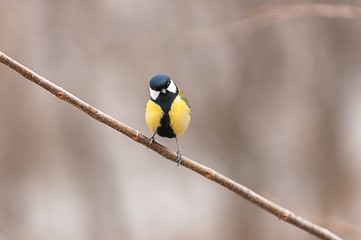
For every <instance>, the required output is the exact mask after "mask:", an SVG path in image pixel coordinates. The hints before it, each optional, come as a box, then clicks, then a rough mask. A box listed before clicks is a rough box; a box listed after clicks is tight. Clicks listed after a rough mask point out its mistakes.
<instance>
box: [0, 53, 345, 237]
mask: <svg viewBox="0 0 361 240" xmlns="http://www.w3.org/2000/svg"><path fill="white" fill-rule="evenodd" d="M0 62H1V63H3V64H5V65H6V66H8V67H10V68H12V69H13V70H15V71H16V72H18V73H20V74H21V75H23V76H24V77H25V78H27V79H28V80H30V81H32V82H34V83H35V84H37V85H39V86H40V87H42V88H44V89H46V90H47V91H49V92H50V93H52V94H53V95H55V96H57V97H58V98H59V99H61V100H63V101H65V102H67V103H69V104H71V105H73V106H75V107H76V108H78V109H79V110H81V111H83V112H85V113H86V114H87V115H89V116H90V117H92V118H94V119H95V120H96V121H99V122H102V123H104V124H106V125H108V126H109V127H111V128H113V129H115V130H117V131H119V132H121V133H123V134H124V135H126V136H128V137H129V138H131V139H133V140H134V141H135V142H138V143H140V144H142V145H144V146H146V147H149V148H150V149H152V150H153V151H155V152H157V153H159V154H160V155H162V156H163V157H164V158H166V159H169V160H171V161H173V162H177V155H176V154H175V153H174V152H171V151H170V150H168V149H167V148H166V147H164V146H162V145H160V144H158V143H157V142H153V143H152V144H151V145H150V146H148V143H149V141H150V139H149V138H148V137H146V136H144V135H143V134H142V133H140V132H139V131H137V130H135V129H133V128H131V127H129V126H127V125H125V124H123V123H121V122H119V121H118V120H116V119H114V118H112V117H111V116H109V115H107V114H105V113H103V112H101V111H100V110H98V109H96V108H95V107H93V106H91V105H89V104H88V103H86V102H84V101H83V100H81V99H79V98H78V97H76V96H74V95H73V94H71V93H70V92H68V91H66V90H64V89H63V88H61V87H59V86H57V85H55V84H54V83H52V82H50V81H49V80H47V79H45V78H44V77H42V76H40V75H38V74H37V73H35V72H33V71H32V70H30V69H28V68H26V67H25V66H23V65H22V64H20V63H18V62H16V61H15V60H13V59H11V58H10V57H8V56H7V55H5V54H4V53H2V52H1V51H0ZM181 165H183V166H184V167H186V168H188V169H190V170H193V171H194V172H197V173H199V174H200V175H202V176H204V177H206V178H208V179H209V180H212V181H213V182H216V183H218V184H220V185H222V186H223V187H225V188H227V189H229V190H230V191H232V192H234V193H236V194H237V195H239V196H241V197H243V198H245V199H246V200H248V201H250V202H252V203H253V204H255V205H257V206H258V207H261V208H263V209H264V210H266V211H267V212H269V213H271V214H273V215H274V216H276V217H277V218H279V219H281V220H283V221H285V222H288V223H290V224H292V225H294V226H296V227H298V228H300V229H303V230H305V231H306V232H309V233H310V234H312V235H315V236H317V237H319V238H320V239H327V240H341V238H340V237H338V236H336V235H335V234H333V233H332V232H330V231H329V230H327V229H325V228H322V227H320V226H318V225H316V224H314V223H312V222H310V221H308V220H306V219H303V218H301V217H300V216H297V215H296V214H294V213H293V212H291V211H289V210H287V209H285V208H283V207H281V206H279V205H277V204H275V203H273V202H271V201H269V200H268V199H266V198H264V197H262V196H260V195H258V194H257V193H255V192H253V191H252V190H251V189H249V188H247V187H244V186H242V185H241V184H239V183H236V182H235V181H233V180H231V179H229V178H227V177H225V176H223V175H222V174H220V173H218V172H216V171H214V170H213V169H211V168H208V167H206V166H204V165H201V164H199V163H197V162H195V161H193V160H191V159H189V158H187V157H183V161H182V162H181Z"/></svg>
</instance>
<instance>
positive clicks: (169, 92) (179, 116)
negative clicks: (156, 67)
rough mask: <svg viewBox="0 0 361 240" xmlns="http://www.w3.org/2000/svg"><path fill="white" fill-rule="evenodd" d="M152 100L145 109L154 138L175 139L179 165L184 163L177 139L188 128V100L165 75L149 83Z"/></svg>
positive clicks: (151, 139)
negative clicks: (157, 136) (156, 136)
mask: <svg viewBox="0 0 361 240" xmlns="http://www.w3.org/2000/svg"><path fill="white" fill-rule="evenodd" d="M149 92H150V100H149V101H148V103H147V105H146V108H145V120H146V122H147V125H148V127H149V129H150V131H151V132H152V133H153V136H152V137H151V138H150V142H149V145H150V144H152V142H153V141H154V137H155V135H156V134H158V135H159V136H161V137H167V138H175V140H176V143H177V163H178V165H179V164H180V162H181V161H182V152H181V149H180V147H179V144H178V139H177V137H179V136H181V135H182V134H183V133H184V132H185V131H186V130H187V128H188V125H189V122H190V120H191V115H190V113H191V111H190V106H189V103H188V100H187V99H186V98H185V96H184V95H183V93H182V91H181V90H180V89H179V88H178V87H177V85H176V84H175V83H174V82H173V80H172V79H171V78H170V77H169V76H168V75H165V74H158V75H155V76H154V77H152V78H151V79H150V81H149Z"/></svg>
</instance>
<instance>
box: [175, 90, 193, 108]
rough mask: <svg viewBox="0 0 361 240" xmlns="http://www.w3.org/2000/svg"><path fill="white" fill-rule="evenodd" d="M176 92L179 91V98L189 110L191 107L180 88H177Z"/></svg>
mask: <svg viewBox="0 0 361 240" xmlns="http://www.w3.org/2000/svg"><path fill="white" fill-rule="evenodd" d="M178 90H179V96H180V97H181V98H182V99H183V101H185V102H186V104H187V106H188V107H189V108H190V107H191V106H190V105H189V102H188V99H187V97H186V96H185V95H184V93H183V91H182V90H181V89H180V88H178Z"/></svg>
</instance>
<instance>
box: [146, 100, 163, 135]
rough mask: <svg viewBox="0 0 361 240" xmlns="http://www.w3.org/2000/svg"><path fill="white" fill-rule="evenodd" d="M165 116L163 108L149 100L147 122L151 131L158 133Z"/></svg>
mask: <svg viewBox="0 0 361 240" xmlns="http://www.w3.org/2000/svg"><path fill="white" fill-rule="evenodd" d="M163 115H164V113H163V111H162V108H161V107H160V106H159V105H158V104H156V103H155V102H153V101H152V100H149V101H148V103H147V105H146V107H145V121H146V122H147V125H148V127H149V129H150V131H152V132H153V133H155V132H156V131H157V129H158V127H159V126H160V123H161V122H160V121H161V119H162V117H163Z"/></svg>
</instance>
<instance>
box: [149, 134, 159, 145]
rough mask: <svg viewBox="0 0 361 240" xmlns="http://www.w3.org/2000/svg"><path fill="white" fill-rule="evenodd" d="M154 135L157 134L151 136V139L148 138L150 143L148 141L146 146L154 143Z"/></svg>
mask: <svg viewBox="0 0 361 240" xmlns="http://www.w3.org/2000/svg"><path fill="white" fill-rule="evenodd" d="M156 134H157V133H154V134H153V135H152V137H151V138H150V141H149V144H148V145H150V144H152V143H153V142H154V137H155V135H156Z"/></svg>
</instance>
